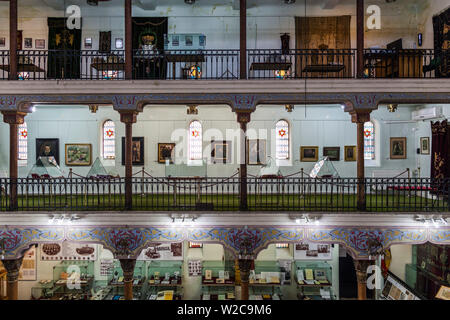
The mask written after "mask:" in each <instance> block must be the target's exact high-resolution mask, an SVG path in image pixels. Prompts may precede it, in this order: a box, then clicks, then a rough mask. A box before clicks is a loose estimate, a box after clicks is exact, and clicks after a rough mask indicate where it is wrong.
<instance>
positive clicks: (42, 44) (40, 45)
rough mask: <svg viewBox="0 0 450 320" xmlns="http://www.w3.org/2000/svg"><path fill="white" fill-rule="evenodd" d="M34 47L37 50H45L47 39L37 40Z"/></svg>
mask: <svg viewBox="0 0 450 320" xmlns="http://www.w3.org/2000/svg"><path fill="white" fill-rule="evenodd" d="M34 47H35V49H45V39H36V40H35V44H34Z"/></svg>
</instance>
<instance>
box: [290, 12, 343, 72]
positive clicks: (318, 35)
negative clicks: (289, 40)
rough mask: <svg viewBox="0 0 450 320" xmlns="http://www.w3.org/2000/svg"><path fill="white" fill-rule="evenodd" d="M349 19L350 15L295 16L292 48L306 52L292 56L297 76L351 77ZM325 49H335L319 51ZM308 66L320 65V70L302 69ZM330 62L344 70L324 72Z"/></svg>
mask: <svg viewBox="0 0 450 320" xmlns="http://www.w3.org/2000/svg"><path fill="white" fill-rule="evenodd" d="M350 21H351V16H339V17H296V18H295V36H296V41H295V43H296V49H298V50H300V49H303V50H307V52H308V54H307V55H300V56H298V57H297V59H296V63H297V66H296V72H297V74H298V75H300V74H301V75H302V76H308V77H337V76H339V77H351V74H352V58H351V55H350V54H349V53H350V49H351V38H350ZM326 49H335V50H336V51H334V52H331V51H323V50H326ZM321 50H322V51H321ZM310 65H321V66H324V72H320V73H318V72H313V73H307V72H305V71H304V70H305V67H307V66H310ZM331 65H343V66H344V69H343V70H342V71H339V72H330V71H326V70H327V69H326V66H331ZM305 73H307V74H305Z"/></svg>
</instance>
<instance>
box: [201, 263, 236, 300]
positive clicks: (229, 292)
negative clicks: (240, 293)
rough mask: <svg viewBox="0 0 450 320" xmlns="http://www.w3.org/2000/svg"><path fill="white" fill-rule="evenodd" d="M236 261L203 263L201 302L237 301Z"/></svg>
mask: <svg viewBox="0 0 450 320" xmlns="http://www.w3.org/2000/svg"><path fill="white" fill-rule="evenodd" d="M235 298H236V297H235V269H234V261H232V260H229V261H227V260H219V261H212V260H206V261H203V270H202V293H201V296H200V299H201V300H235Z"/></svg>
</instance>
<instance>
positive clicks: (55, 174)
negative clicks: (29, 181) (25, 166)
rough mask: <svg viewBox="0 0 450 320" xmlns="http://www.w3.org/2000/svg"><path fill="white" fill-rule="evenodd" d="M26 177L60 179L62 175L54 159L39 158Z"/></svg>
mask: <svg viewBox="0 0 450 320" xmlns="http://www.w3.org/2000/svg"><path fill="white" fill-rule="evenodd" d="M27 177H28V178H33V179H50V178H62V177H64V173H63V172H62V171H61V168H60V167H59V166H58V164H57V163H56V160H55V158H54V157H39V158H38V159H37V161H36V163H35V164H34V165H33V167H32V168H31V170H30V172H29V173H28V175H27Z"/></svg>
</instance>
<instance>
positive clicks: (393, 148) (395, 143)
mask: <svg viewBox="0 0 450 320" xmlns="http://www.w3.org/2000/svg"><path fill="white" fill-rule="evenodd" d="M406 147H407V145H406V137H394V138H391V139H390V158H391V160H396V159H406V153H407V149H406Z"/></svg>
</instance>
